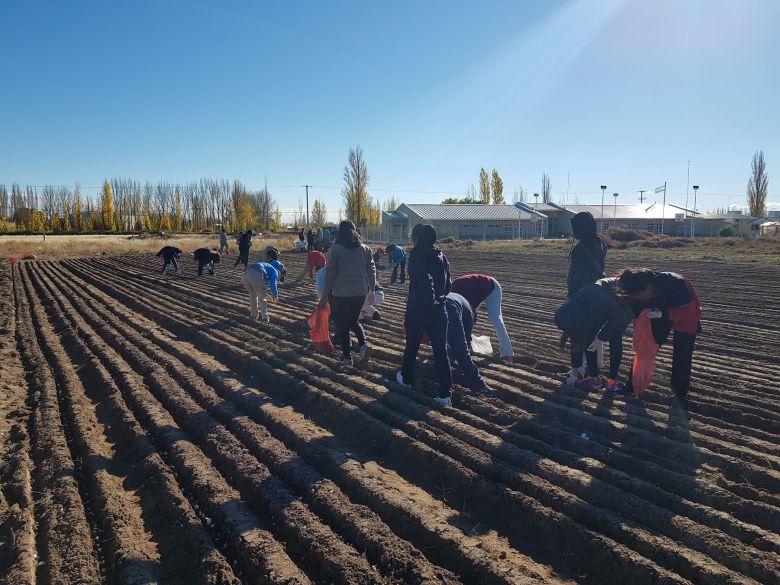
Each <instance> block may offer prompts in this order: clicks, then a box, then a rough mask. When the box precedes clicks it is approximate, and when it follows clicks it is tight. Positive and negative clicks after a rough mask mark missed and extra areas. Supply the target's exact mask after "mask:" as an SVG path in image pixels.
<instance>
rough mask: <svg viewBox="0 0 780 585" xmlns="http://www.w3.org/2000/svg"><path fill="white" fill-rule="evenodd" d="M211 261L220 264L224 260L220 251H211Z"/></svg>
mask: <svg viewBox="0 0 780 585" xmlns="http://www.w3.org/2000/svg"><path fill="white" fill-rule="evenodd" d="M211 261H212V262H213V263H214V264H219V263H220V262H221V261H222V255H221V254H220V253H219V252H212V253H211Z"/></svg>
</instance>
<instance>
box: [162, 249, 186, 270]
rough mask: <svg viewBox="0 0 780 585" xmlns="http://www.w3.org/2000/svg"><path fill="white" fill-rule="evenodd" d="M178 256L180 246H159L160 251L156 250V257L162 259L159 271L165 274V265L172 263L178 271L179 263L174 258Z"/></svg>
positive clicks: (179, 254)
mask: <svg viewBox="0 0 780 585" xmlns="http://www.w3.org/2000/svg"><path fill="white" fill-rule="evenodd" d="M179 256H181V248H177V247H176V246H163V247H162V248H160V251H159V252H157V257H158V258H162V259H163V265H162V269H161V270H160V273H161V274H165V267H166V266H168V264H173V267H174V269H175V270H176V272H178V271H179V264H178V262H176V259H177V258H178V257H179Z"/></svg>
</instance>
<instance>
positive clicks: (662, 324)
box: [629, 319, 696, 398]
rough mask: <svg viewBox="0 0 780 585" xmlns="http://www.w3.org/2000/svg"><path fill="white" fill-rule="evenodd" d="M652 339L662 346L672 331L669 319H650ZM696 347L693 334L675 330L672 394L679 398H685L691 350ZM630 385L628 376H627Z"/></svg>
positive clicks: (688, 383) (689, 378) (691, 360)
mask: <svg viewBox="0 0 780 585" xmlns="http://www.w3.org/2000/svg"><path fill="white" fill-rule="evenodd" d="M651 326H652V328H653V337H654V338H655V342H656V343H657V344H658V345H663V344H664V342H666V340H667V339H668V338H669V334H670V333H671V332H672V329H674V325H673V324H672V322H671V321H670V320H669V319H652V321H651ZM695 345H696V334H695V333H681V332H679V331H677V330H675V332H674V337H673V338H672V379H671V385H672V392H674V394H675V396H678V397H679V398H685V397H686V396H687V394H688V389H689V388H690V385H691V367H692V364H693V350H694V346H695ZM629 384H630V375H629Z"/></svg>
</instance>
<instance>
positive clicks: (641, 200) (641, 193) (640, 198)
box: [639, 189, 647, 203]
mask: <svg viewBox="0 0 780 585" xmlns="http://www.w3.org/2000/svg"><path fill="white" fill-rule="evenodd" d="M646 191H647V189H645V190H644V191H639V203H644V202H645V192H646Z"/></svg>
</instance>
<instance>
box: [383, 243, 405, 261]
mask: <svg viewBox="0 0 780 585" xmlns="http://www.w3.org/2000/svg"><path fill="white" fill-rule="evenodd" d="M387 260H388V262H390V263H391V264H401V263H402V262H403V261H404V260H406V252H404V249H403V248H402V247H401V246H396V247H395V248H394V249H393V250H391V251H390V253H389V254H388V255H387Z"/></svg>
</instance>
